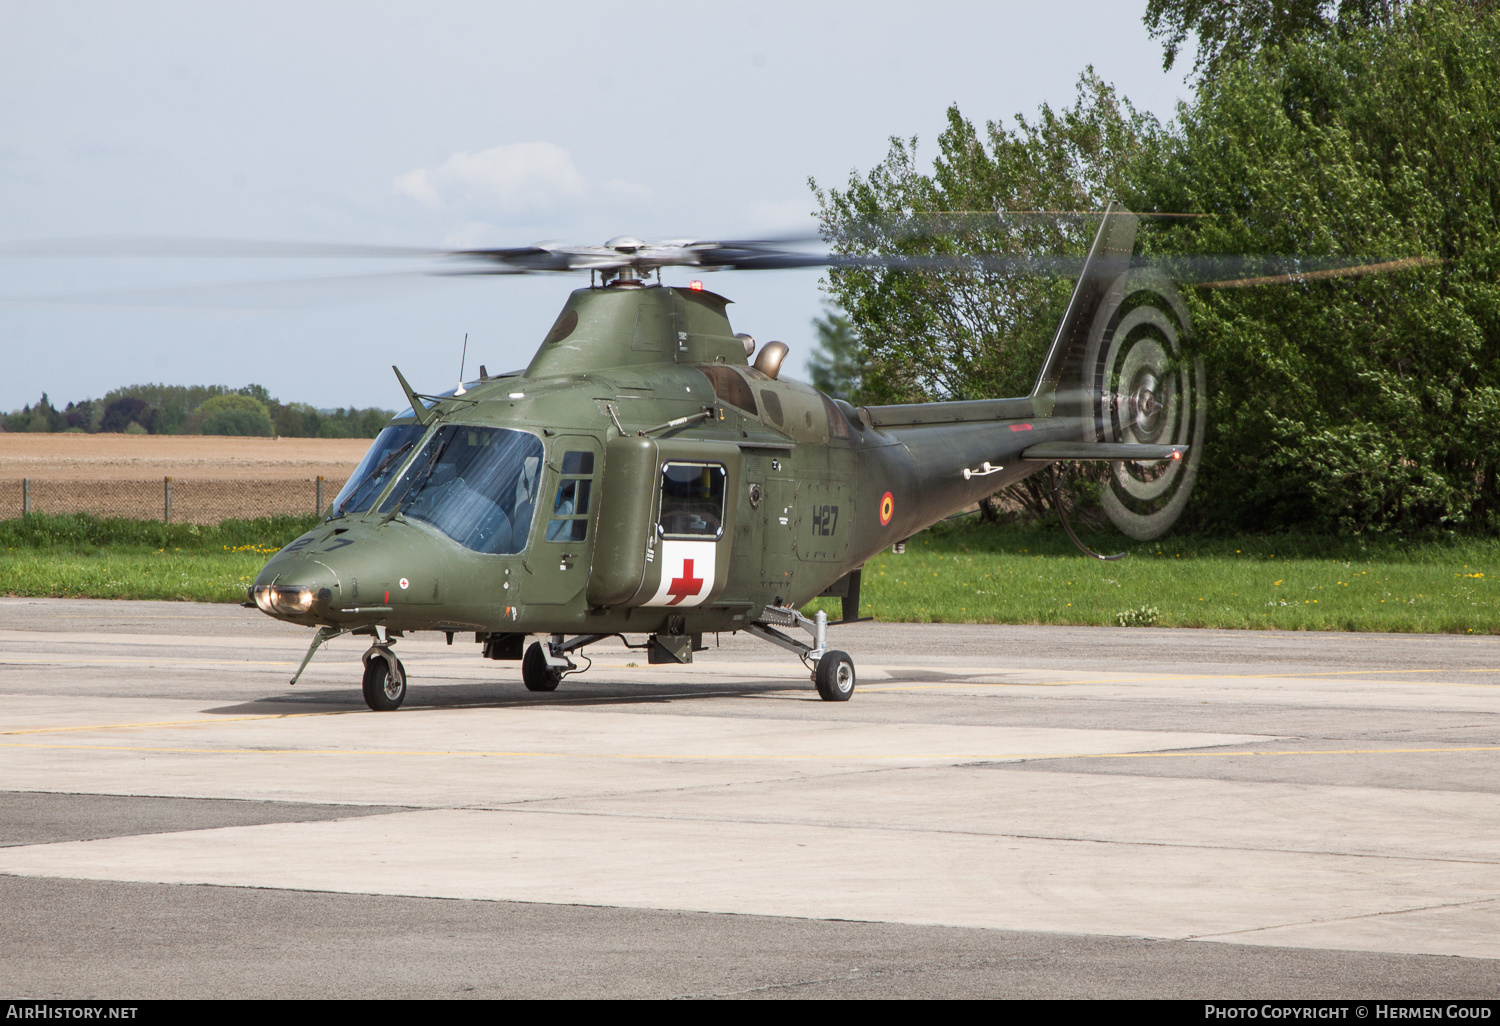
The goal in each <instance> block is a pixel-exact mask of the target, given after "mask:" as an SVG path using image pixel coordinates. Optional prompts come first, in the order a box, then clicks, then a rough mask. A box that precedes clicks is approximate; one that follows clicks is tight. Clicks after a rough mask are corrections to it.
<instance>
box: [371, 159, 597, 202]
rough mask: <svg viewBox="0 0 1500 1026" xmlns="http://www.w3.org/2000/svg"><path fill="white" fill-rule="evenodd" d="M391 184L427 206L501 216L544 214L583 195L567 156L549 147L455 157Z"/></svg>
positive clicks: (584, 184) (579, 179)
mask: <svg viewBox="0 0 1500 1026" xmlns="http://www.w3.org/2000/svg"><path fill="white" fill-rule="evenodd" d="M392 185H393V186H394V187H395V190H396V191H397V192H399V193H402V194H403V195H406V196H410V197H411V198H412V199H414V200H417V201H418V202H419V203H423V204H426V205H427V206H431V207H441V206H448V205H455V204H457V205H464V206H471V207H477V208H480V209H483V210H487V211H492V212H495V213H499V214H504V215H515V214H522V213H529V212H534V211H544V210H549V209H552V208H554V207H557V206H558V205H560V204H563V203H566V202H569V201H573V200H579V199H582V198H583V197H584V196H585V195H586V194H587V193H588V182H587V180H586V179H585V178H584V177H583V175H582V174H581V173H580V172H579V170H578V168H576V167H574V166H573V158H572V157H571V156H569V155H568V151H567V150H565V149H563V148H562V147H561V146H558V145H556V144H554V143H549V142H527V143H511V144H509V145H506V146H496V147H493V148H492V149H488V150H481V151H480V152H478V153H455V154H453V156H451V157H449V158H448V159H447V160H445V161H443V162H442V163H441V164H439V165H438V166H437V167H433V168H417V169H416V170H415V171H408V172H406V174H404V175H397V176H396V179H395V181H394V182H392Z"/></svg>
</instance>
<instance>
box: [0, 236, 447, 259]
mask: <svg viewBox="0 0 1500 1026" xmlns="http://www.w3.org/2000/svg"><path fill="white" fill-rule="evenodd" d="M445 252H447V251H445V250H440V249H427V248H421V247H417V246H366V245H346V244H343V243H328V242H279V241H276V240H273V239H195V238H158V237H155V236H149V235H94V236H88V237H84V238H73V239H33V240H30V241H22V242H3V243H0V257H167V258H172V257H185V258H195V257H238V258H251V259H255V258H260V257H271V258H280V257H302V258H314V259H317V258H323V259H328V258H335V259H339V258H346V257H353V258H363V257H385V258H391V257H433V256H441V255H443V254H444V253H445Z"/></svg>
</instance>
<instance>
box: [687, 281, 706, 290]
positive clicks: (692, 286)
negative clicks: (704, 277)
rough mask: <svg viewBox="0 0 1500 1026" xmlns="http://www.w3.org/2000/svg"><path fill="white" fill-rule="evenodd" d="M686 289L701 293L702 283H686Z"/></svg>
mask: <svg viewBox="0 0 1500 1026" xmlns="http://www.w3.org/2000/svg"><path fill="white" fill-rule="evenodd" d="M688 288H690V289H692V290H693V291H694V292H702V291H703V283H702V282H701V281H690V282H688Z"/></svg>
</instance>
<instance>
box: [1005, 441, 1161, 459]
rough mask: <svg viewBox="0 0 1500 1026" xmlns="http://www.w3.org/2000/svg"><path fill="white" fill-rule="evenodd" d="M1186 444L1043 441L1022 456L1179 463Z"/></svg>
mask: <svg viewBox="0 0 1500 1026" xmlns="http://www.w3.org/2000/svg"><path fill="white" fill-rule="evenodd" d="M1187 451H1188V447H1187V446H1185V445H1143V444H1141V443H1139V442H1042V443H1041V444H1040V445H1033V446H1032V447H1031V448H1029V449H1026V450H1024V451H1023V452H1022V453H1021V459H1023V460H1047V461H1051V460H1136V461H1138V462H1142V463H1145V462H1150V461H1153V460H1180V459H1182V458H1184V457H1185V456H1186V455H1187Z"/></svg>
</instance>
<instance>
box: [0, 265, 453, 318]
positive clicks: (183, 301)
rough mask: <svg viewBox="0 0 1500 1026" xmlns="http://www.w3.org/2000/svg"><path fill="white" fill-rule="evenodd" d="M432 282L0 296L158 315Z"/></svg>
mask: <svg viewBox="0 0 1500 1026" xmlns="http://www.w3.org/2000/svg"><path fill="white" fill-rule="evenodd" d="M433 277H435V276H434V275H432V274H429V273H426V272H423V271H392V272H388V273H383V274H349V275H337V276H328V277H317V278H287V279H278V280H269V281H241V282H222V283H214V284H207V285H176V286H167V287H163V288H140V289H115V290H108V291H102V292H53V293H43V294H37V295H21V296H0V303H3V304H5V305H25V306H62V307H74V306H95V307H120V308H132V309H161V310H245V311H256V310H305V309H309V308H312V307H318V306H325V305H328V304H332V303H341V302H356V301H359V300H363V299H369V298H372V297H376V296H388V295H390V294H391V293H392V292H394V291H396V290H402V291H406V290H410V289H413V288H419V287H421V285H422V283H423V282H424V281H427V280H431V279H432V278H433Z"/></svg>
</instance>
